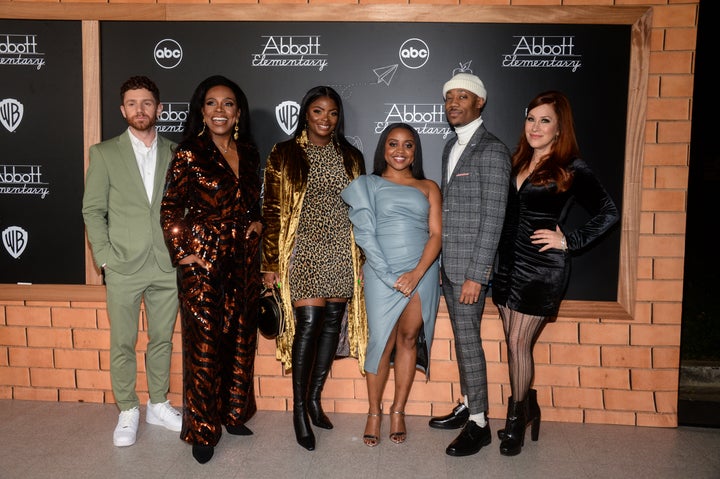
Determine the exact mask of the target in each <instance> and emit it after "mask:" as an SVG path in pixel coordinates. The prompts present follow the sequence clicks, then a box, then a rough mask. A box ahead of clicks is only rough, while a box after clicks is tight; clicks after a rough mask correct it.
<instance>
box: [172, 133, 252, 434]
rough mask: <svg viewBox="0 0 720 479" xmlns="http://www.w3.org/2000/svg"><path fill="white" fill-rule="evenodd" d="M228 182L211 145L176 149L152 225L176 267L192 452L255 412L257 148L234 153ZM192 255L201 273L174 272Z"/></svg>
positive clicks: (226, 168)
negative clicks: (157, 224) (157, 222)
mask: <svg viewBox="0 0 720 479" xmlns="http://www.w3.org/2000/svg"><path fill="white" fill-rule="evenodd" d="M237 148H238V156H239V158H240V162H239V174H238V175H237V176H236V175H235V173H234V172H233V171H232V169H231V168H230V165H229V164H228V163H227V162H226V161H225V158H224V157H223V156H222V154H221V153H220V151H219V150H218V149H217V147H215V145H214V144H213V143H212V141H209V140H207V139H206V138H205V137H201V138H195V139H192V140H189V141H188V142H185V143H183V144H181V145H180V146H179V147H178V149H177V151H176V153H175V157H174V159H173V162H172V164H171V165H170V168H169V170H168V173H167V182H166V185H165V194H164V197H163V203H162V209H161V221H162V227H163V231H164V234H165V240H166V243H167V246H168V249H169V250H170V256H171V257H172V259H173V262H174V263H175V264H176V265H177V267H178V268H177V270H178V295H179V299H180V314H181V324H182V345H183V347H182V350H183V406H184V407H183V427H182V432H181V433H180V435H181V438H182V439H183V440H184V441H186V442H188V443H191V444H199V445H205V446H215V445H216V444H217V443H218V441H219V440H220V436H221V435H222V425H226V426H242V425H244V423H245V422H246V421H247V420H248V419H250V418H251V417H252V416H253V415H254V414H255V412H256V410H257V406H256V403H255V392H254V387H253V375H254V363H255V352H256V345H257V318H256V309H257V301H258V298H259V295H260V289H261V277H260V263H259V261H260V256H259V245H260V238H259V236H258V235H256V234H253V235H252V236H251V237H250V238H248V239H246V238H245V233H246V230H247V228H248V226H249V224H250V223H251V222H253V221H260V218H261V213H260V188H261V186H260V176H259V165H260V161H259V154H258V151H257V149H255V148H254V147H250V146H244V145H242V144H238V145H237ZM190 254H196V255H197V256H199V257H200V258H202V259H203V260H204V261H205V262H206V263H207V264H208V265H209V266H208V268H207V269H205V268H203V267H201V266H200V265H199V264H197V263H193V264H189V265H181V264H178V261H179V260H181V259H182V258H184V257H186V256H188V255H190Z"/></svg>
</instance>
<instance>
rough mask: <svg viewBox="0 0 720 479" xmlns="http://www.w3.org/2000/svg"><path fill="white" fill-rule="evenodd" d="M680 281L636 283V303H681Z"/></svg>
mask: <svg viewBox="0 0 720 479" xmlns="http://www.w3.org/2000/svg"><path fill="white" fill-rule="evenodd" d="M682 288H683V285H682V281H672V280H662V281H660V280H654V281H643V280H640V281H638V282H637V291H636V294H637V296H636V299H637V300H638V301H682Z"/></svg>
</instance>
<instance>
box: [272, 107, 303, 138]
mask: <svg viewBox="0 0 720 479" xmlns="http://www.w3.org/2000/svg"><path fill="white" fill-rule="evenodd" d="M299 112H300V105H298V104H297V103H296V102H294V101H292V100H288V101H284V102H282V103H280V104H279V105H278V106H276V107H275V120H277V122H278V125H280V128H282V131H284V132H285V133H286V134H287V135H292V134H293V132H294V131H295V128H296V127H297V124H298V113H299Z"/></svg>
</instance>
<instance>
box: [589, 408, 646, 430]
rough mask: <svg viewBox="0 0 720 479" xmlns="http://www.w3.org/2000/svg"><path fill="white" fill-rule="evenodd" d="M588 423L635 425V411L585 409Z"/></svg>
mask: <svg viewBox="0 0 720 479" xmlns="http://www.w3.org/2000/svg"><path fill="white" fill-rule="evenodd" d="M584 422H586V423H587V424H614V425H616V426H634V425H635V413H633V412H622V411H605V410H598V409H590V410H587V411H585V421H584Z"/></svg>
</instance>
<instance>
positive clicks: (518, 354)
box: [498, 306, 547, 402]
mask: <svg viewBox="0 0 720 479" xmlns="http://www.w3.org/2000/svg"><path fill="white" fill-rule="evenodd" d="M498 310H499V311H500V317H501V318H502V322H503V330H504V331H505V341H506V342H507V350H508V370H509V372H510V388H511V389H512V396H513V400H514V401H516V402H519V401H524V400H525V398H526V397H527V393H528V390H529V389H530V384H531V383H532V380H533V376H534V375H535V361H534V360H533V353H532V350H533V346H534V344H535V340H536V339H537V337H538V335H539V334H540V330H541V329H542V327H543V325H544V324H545V320H546V319H547V318H546V317H545V316H533V315H530V314H523V313H519V312H517V311H513V310H512V309H510V308H508V307H506V306H499V307H498Z"/></svg>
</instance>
